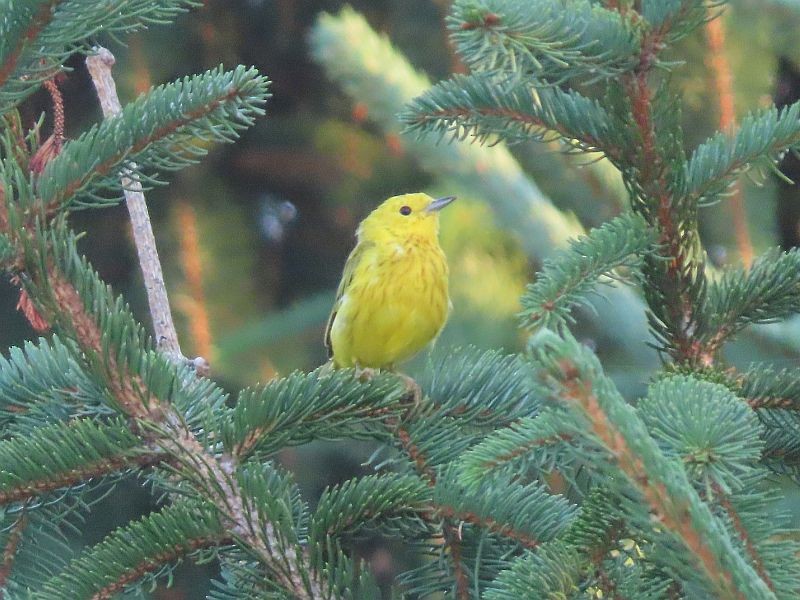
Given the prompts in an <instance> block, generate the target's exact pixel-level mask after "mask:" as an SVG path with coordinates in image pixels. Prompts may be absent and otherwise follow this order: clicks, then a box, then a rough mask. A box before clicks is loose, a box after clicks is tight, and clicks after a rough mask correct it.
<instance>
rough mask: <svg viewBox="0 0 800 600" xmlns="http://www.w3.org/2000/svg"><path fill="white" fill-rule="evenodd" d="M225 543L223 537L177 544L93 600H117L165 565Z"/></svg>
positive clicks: (146, 562)
mask: <svg viewBox="0 0 800 600" xmlns="http://www.w3.org/2000/svg"><path fill="white" fill-rule="evenodd" d="M224 542H225V539H224V538H222V537H220V538H216V537H201V538H197V539H193V540H192V539H190V540H186V542H184V543H182V544H176V545H175V546H173V547H171V548H169V549H167V550H164V551H162V552H159V553H158V554H155V555H154V556H153V557H152V558H149V559H147V560H144V561H142V562H141V563H139V564H138V565H136V567H134V568H133V569H130V570H129V571H127V572H126V573H125V574H123V575H121V576H119V577H117V579H115V580H114V582H113V583H110V584H108V585H107V586H106V587H104V588H102V589H101V590H99V591H98V592H96V593H95V594H94V595H93V596H92V598H91V600H110V599H111V598H115V597H116V596H117V594H118V593H119V592H121V591H123V590H124V589H125V586H127V585H129V584H131V583H133V582H135V581H137V580H139V579H141V578H142V577H144V576H145V575H147V574H148V573H152V572H154V571H156V570H158V569H160V568H161V567H162V566H163V565H165V564H168V563H172V562H175V561H176V560H177V559H179V558H180V557H182V556H186V555H187V554H189V553H190V552H194V551H195V550H199V549H200V548H211V547H213V546H218V545H220V544H222V543H224Z"/></svg>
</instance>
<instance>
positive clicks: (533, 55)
mask: <svg viewBox="0 0 800 600" xmlns="http://www.w3.org/2000/svg"><path fill="white" fill-rule="evenodd" d="M447 22H448V27H449V29H450V31H451V39H452V41H453V42H454V43H455V45H456V48H457V49H458V52H459V54H460V55H461V56H463V57H464V59H465V60H466V62H467V64H468V65H469V67H470V68H471V69H472V70H473V71H494V72H498V71H499V72H503V73H507V74H508V75H509V76H511V77H521V76H523V75H527V76H533V77H536V78H537V79H540V80H543V81H545V82H549V83H560V82H563V81H566V80H567V79H573V78H577V77H582V78H588V79H592V80H596V79H599V78H601V77H611V76H614V75H615V74H618V73H620V72H622V71H626V70H628V69H631V68H633V67H634V66H635V65H636V54H637V52H638V50H639V44H638V40H637V31H636V30H635V28H633V27H632V26H631V25H630V23H629V22H628V21H627V20H626V19H625V18H624V17H623V16H622V15H620V14H619V13H618V12H614V11H610V10H606V9H604V8H602V7H600V6H598V5H597V4H595V3H592V2H589V0H578V1H577V2H570V3H569V4H568V5H565V4H564V3H562V2H560V1H559V0H531V1H530V2H526V3H520V2H514V1H513V0H478V1H476V0H457V1H456V2H455V3H454V5H453V9H452V14H451V16H450V17H448V19H447Z"/></svg>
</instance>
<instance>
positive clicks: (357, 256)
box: [325, 242, 375, 358]
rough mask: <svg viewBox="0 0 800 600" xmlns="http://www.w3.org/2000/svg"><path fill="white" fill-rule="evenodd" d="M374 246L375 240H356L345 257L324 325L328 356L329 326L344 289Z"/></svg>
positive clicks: (329, 354) (329, 347)
mask: <svg viewBox="0 0 800 600" xmlns="http://www.w3.org/2000/svg"><path fill="white" fill-rule="evenodd" d="M374 246H375V242H358V243H357V244H356V247H355V248H353V251H352V252H351V253H350V256H348V257H347V262H345V263H344V271H343V272H342V280H341V281H340V282H339V288H338V289H337V290H336V300H334V301H333V308H332V309H331V315H330V316H329V317H328V324H327V325H326V326H325V348H326V349H327V350H328V358H331V357H333V344H331V327H333V320H334V318H335V317H336V313H337V312H338V310H339V305H340V304H341V302H342V296H344V293H345V291H346V290H347V288H348V286H349V285H350V283H351V282H352V281H353V276H354V275H355V272H356V267H357V266H358V263H359V262H361V259H362V258H363V257H364V254H365V252H366V251H367V250H369V249H370V248H373V247H374Z"/></svg>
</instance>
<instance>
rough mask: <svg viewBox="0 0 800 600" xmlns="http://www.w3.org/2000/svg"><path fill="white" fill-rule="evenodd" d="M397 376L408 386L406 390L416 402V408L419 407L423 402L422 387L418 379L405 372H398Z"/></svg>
mask: <svg viewBox="0 0 800 600" xmlns="http://www.w3.org/2000/svg"><path fill="white" fill-rule="evenodd" d="M397 376H398V377H400V379H402V380H403V383H404V384H405V386H406V391H407V392H408V395H409V396H411V398H412V400H413V402H414V404H413V406H414V408H416V407H418V406H419V405H420V403H421V402H422V388H421V387H419V384H418V383H417V382H416V381H414V378H413V377H409V376H408V375H405V374H403V373H397Z"/></svg>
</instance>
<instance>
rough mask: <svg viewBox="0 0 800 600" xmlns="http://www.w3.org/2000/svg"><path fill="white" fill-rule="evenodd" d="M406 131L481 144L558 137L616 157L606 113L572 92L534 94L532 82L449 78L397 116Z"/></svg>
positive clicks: (574, 145)
mask: <svg viewBox="0 0 800 600" xmlns="http://www.w3.org/2000/svg"><path fill="white" fill-rule="evenodd" d="M400 119H401V121H403V122H404V123H405V124H406V126H407V132H411V133H414V132H416V133H418V134H421V133H423V132H432V133H439V134H441V135H444V134H445V133H452V134H453V137H454V138H455V139H459V140H463V139H464V138H466V137H467V136H470V135H471V136H474V137H475V138H476V139H477V140H478V141H480V142H486V141H487V140H488V141H491V142H493V143H496V142H497V140H505V141H509V142H515V141H521V140H527V139H534V140H547V139H550V138H560V139H562V140H563V141H564V142H565V143H567V144H568V145H569V146H570V147H571V148H576V149H580V150H582V151H584V152H603V153H605V154H606V155H607V156H609V157H612V158H614V157H618V156H619V152H620V151H619V147H618V145H617V144H618V141H617V140H615V139H614V134H613V131H612V129H611V123H610V119H609V116H608V114H607V113H606V111H605V110H604V109H603V108H602V107H601V106H600V104H599V103H598V102H597V101H595V100H592V99H590V98H586V97H585V96H582V95H581V94H579V93H578V92H576V91H574V90H562V89H560V88H541V89H537V88H535V87H534V86H533V85H531V84H530V82H527V81H518V82H512V83H507V84H501V83H499V82H498V81H497V78H496V77H495V76H493V75H491V74H483V73H477V74H472V75H458V74H457V75H453V76H452V77H451V78H450V79H448V80H445V81H442V82H440V83H438V84H436V85H434V86H433V87H431V88H430V89H428V90H427V91H426V92H424V93H423V94H422V95H421V96H418V97H417V98H415V99H414V100H412V101H411V103H409V104H408V106H407V107H406V108H405V110H404V111H403V112H402V113H401V114H400Z"/></svg>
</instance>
